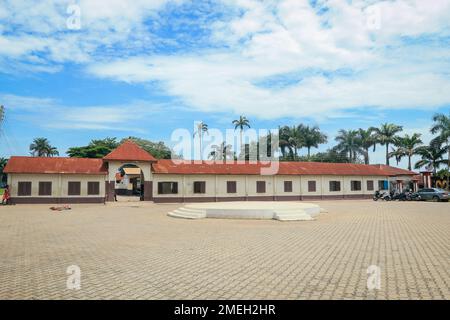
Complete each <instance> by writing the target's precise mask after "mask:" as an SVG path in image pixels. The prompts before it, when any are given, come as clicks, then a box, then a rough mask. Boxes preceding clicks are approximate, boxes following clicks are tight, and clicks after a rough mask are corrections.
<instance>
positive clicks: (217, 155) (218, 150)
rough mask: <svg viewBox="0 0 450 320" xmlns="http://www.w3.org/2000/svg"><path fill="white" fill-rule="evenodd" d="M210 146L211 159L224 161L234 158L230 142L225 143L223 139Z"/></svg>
mask: <svg viewBox="0 0 450 320" xmlns="http://www.w3.org/2000/svg"><path fill="white" fill-rule="evenodd" d="M211 148H212V149H213V150H212V151H211V152H210V153H209V158H212V159H213V160H224V161H225V160H227V159H234V152H233V150H232V148H233V147H232V146H231V144H226V143H225V141H223V142H222V143H221V144H219V145H216V144H215V145H212V146H211Z"/></svg>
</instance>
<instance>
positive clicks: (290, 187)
mask: <svg viewBox="0 0 450 320" xmlns="http://www.w3.org/2000/svg"><path fill="white" fill-rule="evenodd" d="M293 189H294V187H293V183H292V181H291V180H288V181H284V192H293Z"/></svg>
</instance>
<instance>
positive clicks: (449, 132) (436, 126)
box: [431, 113, 450, 189]
mask: <svg viewBox="0 0 450 320" xmlns="http://www.w3.org/2000/svg"><path fill="white" fill-rule="evenodd" d="M433 121H434V123H433V126H432V127H431V133H432V134H436V133H438V134H439V136H438V137H437V138H436V139H438V140H440V141H441V142H443V143H445V144H446V146H447V147H446V148H447V152H448V153H447V157H448V158H447V169H448V171H450V113H449V115H448V116H446V115H444V114H443V113H437V114H435V115H434V116H433ZM436 139H435V140H436ZM435 142H436V141H435ZM447 189H450V175H447Z"/></svg>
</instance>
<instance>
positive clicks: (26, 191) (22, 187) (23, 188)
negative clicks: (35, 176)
mask: <svg viewBox="0 0 450 320" xmlns="http://www.w3.org/2000/svg"><path fill="white" fill-rule="evenodd" d="M31 188H32V182H31V181H19V182H18V183H17V196H19V197H29V196H31Z"/></svg>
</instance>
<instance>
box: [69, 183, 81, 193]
mask: <svg viewBox="0 0 450 320" xmlns="http://www.w3.org/2000/svg"><path fill="white" fill-rule="evenodd" d="M67 194H68V195H69V196H79V195H80V194H81V182H79V181H69V182H68V191H67Z"/></svg>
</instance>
